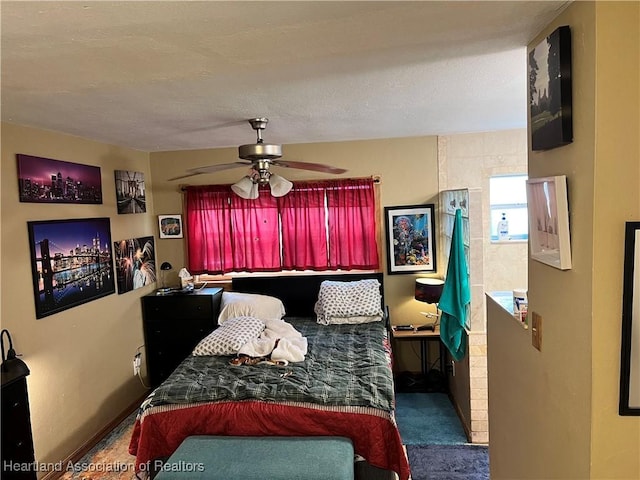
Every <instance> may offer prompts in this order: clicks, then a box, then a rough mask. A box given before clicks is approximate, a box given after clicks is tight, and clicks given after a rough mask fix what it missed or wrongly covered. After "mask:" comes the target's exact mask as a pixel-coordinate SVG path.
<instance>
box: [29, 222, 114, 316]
mask: <svg viewBox="0 0 640 480" xmlns="http://www.w3.org/2000/svg"><path fill="white" fill-rule="evenodd" d="M27 228H28V231H29V248H30V257H31V271H32V277H33V292H34V301H35V307H36V318H43V317H46V316H48V315H53V314H54V313H58V312H61V311H63V310H66V309H69V308H73V307H76V306H78V305H82V304H84V303H87V302H90V301H92V300H96V299H98V298H101V297H104V296H107V295H111V294H112V293H115V276H114V270H113V261H112V258H113V257H112V253H111V227H110V222H109V218H106V217H105V218H82V219H72V220H43V221H32V222H27Z"/></svg>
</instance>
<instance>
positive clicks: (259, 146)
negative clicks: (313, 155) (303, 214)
mask: <svg viewBox="0 0 640 480" xmlns="http://www.w3.org/2000/svg"><path fill="white" fill-rule="evenodd" d="M248 122H249V124H250V125H251V128H253V129H254V130H255V131H256V135H257V140H256V143H250V144H247V145H240V146H239V147H238V156H239V157H240V158H241V160H242V161H237V162H232V163H222V164H218V165H208V166H205V167H197V168H190V169H188V170H187V172H188V173H187V174H185V175H180V176H179V177H173V178H170V179H169V180H180V179H182V178H188V177H193V176H195V175H202V174H206V173H215V172H219V171H221V170H227V169H230V168H238V167H247V166H248V167H251V173H250V174H249V175H247V176H245V177H243V178H242V179H241V180H240V181H239V182H238V183H235V184H233V185H232V186H231V189H232V190H233V191H234V192H235V193H236V194H238V195H239V196H240V197H242V198H247V199H256V198H258V186H259V185H267V184H268V185H269V187H270V188H271V194H272V195H273V196H274V197H281V196H283V195H286V194H287V193H289V191H290V190H291V187H292V186H293V184H292V183H291V182H290V181H289V180H287V179H285V178H283V177H281V176H280V175H276V174H275V173H272V172H271V170H270V168H271V166H272V165H273V166H276V167H286V168H299V169H301V170H311V171H315V172H324V173H333V174H338V173H344V172H346V170H345V169H344V168H336V167H332V166H330V165H324V164H321V163H309V162H293V161H289V160H279V159H280V158H281V157H282V145H277V144H273V143H264V140H263V139H262V131H263V130H264V129H265V128H266V127H267V123H269V119H268V118H251V119H249V120H248Z"/></svg>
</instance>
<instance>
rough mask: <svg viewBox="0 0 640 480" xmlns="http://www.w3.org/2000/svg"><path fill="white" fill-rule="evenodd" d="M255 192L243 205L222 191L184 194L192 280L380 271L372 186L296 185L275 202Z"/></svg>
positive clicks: (346, 182)
mask: <svg viewBox="0 0 640 480" xmlns="http://www.w3.org/2000/svg"><path fill="white" fill-rule="evenodd" d="M259 192H260V195H259V197H258V198H257V199H256V200H245V199H242V198H240V197H238V196H237V195H235V194H234V193H233V192H232V191H231V188H230V186H229V185H209V186H195V187H187V189H186V209H187V212H186V222H185V231H186V232H187V249H188V268H189V271H190V272H191V273H194V274H198V273H228V272H234V271H235V272H264V271H280V270H318V271H320V270H336V269H343V270H351V269H356V268H357V269H377V268H379V261H378V247H377V243H376V218H375V211H376V205H375V195H374V190H373V180H371V179H340V180H329V181H314V182H295V183H294V186H293V188H292V190H291V191H290V192H289V193H288V194H287V195H285V196H284V197H280V198H275V197H273V196H271V194H270V191H269V189H268V187H267V188H265V187H261V188H260V190H259ZM327 225H328V229H327Z"/></svg>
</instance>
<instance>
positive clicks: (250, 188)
mask: <svg viewBox="0 0 640 480" xmlns="http://www.w3.org/2000/svg"><path fill="white" fill-rule="evenodd" d="M231 190H233V192H234V193H235V194H236V195H238V196H239V197H241V198H244V199H247V200H255V199H256V198H258V196H259V193H258V185H256V184H255V183H253V180H252V179H251V177H242V178H241V179H240V181H239V182H237V183H234V184H233V185H231Z"/></svg>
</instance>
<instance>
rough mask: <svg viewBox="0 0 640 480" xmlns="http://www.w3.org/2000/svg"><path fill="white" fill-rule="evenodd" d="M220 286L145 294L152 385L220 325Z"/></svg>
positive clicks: (147, 345) (145, 333) (145, 316)
mask: <svg viewBox="0 0 640 480" xmlns="http://www.w3.org/2000/svg"><path fill="white" fill-rule="evenodd" d="M221 300H222V289H221V288H203V289H200V290H195V291H194V292H192V293H188V294H179V293H176V294H169V295H158V294H156V293H155V292H154V293H151V294H149V295H145V296H144V297H142V318H143V328H144V341H145V351H146V360H147V374H148V376H149V381H150V382H151V387H157V386H158V385H159V384H160V383H162V381H163V380H165V379H166V378H167V377H168V376H169V375H170V374H171V372H173V370H175V368H176V367H177V366H178V365H179V364H180V362H182V360H184V359H185V358H186V357H187V356H189V355H190V354H191V352H192V351H193V348H194V347H195V346H196V345H197V344H198V342H199V341H200V340H202V339H203V338H204V337H205V336H207V335H208V334H209V333H211V332H212V331H213V330H214V329H215V328H216V327H217V326H218V314H219V313H220V301H221Z"/></svg>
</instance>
